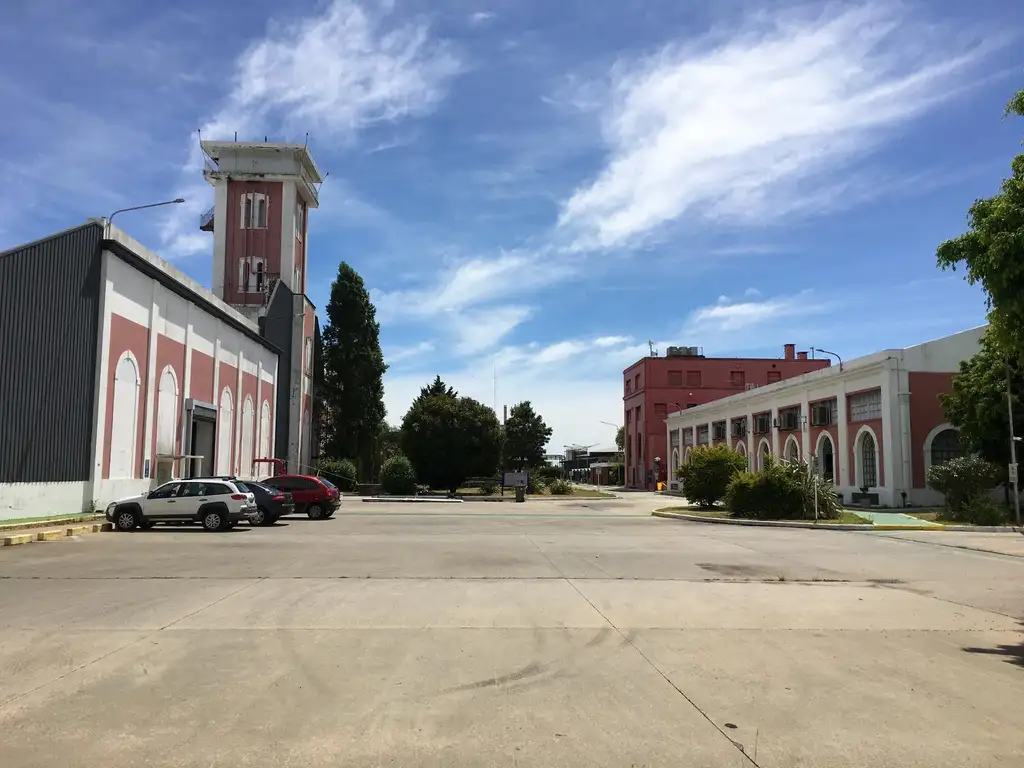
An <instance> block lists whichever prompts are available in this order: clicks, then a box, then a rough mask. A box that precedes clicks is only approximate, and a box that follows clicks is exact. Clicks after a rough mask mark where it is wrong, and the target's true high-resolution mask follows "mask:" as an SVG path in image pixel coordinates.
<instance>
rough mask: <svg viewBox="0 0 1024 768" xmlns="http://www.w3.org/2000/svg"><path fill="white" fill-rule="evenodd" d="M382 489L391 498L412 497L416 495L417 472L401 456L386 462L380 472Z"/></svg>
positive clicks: (393, 457)
mask: <svg viewBox="0 0 1024 768" xmlns="http://www.w3.org/2000/svg"><path fill="white" fill-rule="evenodd" d="M380 487H381V490H382V491H384V493H387V494H389V495H391V496H411V495H413V494H415V493H416V472H415V470H413V468H412V464H411V463H410V462H409V460H408V459H407V458H405V456H402V455H401V454H399V455H397V456H392V457H391V458H390V459H388V460H387V461H385V462H384V466H383V467H381V471H380Z"/></svg>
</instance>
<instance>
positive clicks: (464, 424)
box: [401, 393, 502, 493]
mask: <svg viewBox="0 0 1024 768" xmlns="http://www.w3.org/2000/svg"><path fill="white" fill-rule="evenodd" d="M401 442H402V452H403V453H404V454H405V455H406V456H407V457H408V458H409V461H411V462H412V465H413V467H414V468H415V470H416V476H417V477H418V478H419V480H420V482H421V483H426V484H427V485H429V486H430V487H431V488H443V489H445V490H447V491H450V492H451V493H454V492H455V491H456V490H457V489H458V488H459V487H460V486H461V485H462V483H463V482H465V480H466V479H467V478H470V477H490V476H492V475H494V473H495V472H497V471H498V464H499V462H500V461H501V447H502V435H501V425H500V424H499V423H498V419H497V417H496V416H495V415H494V411H492V410H491V409H490V408H488V407H487V406H485V405H483V404H481V403H478V402H477V401H476V400H473V399H472V398H469V397H453V396H450V395H448V394H447V393H446V394H443V395H430V396H427V397H419V398H417V399H416V400H415V401H414V402H413V404H412V405H411V406H410V407H409V411H408V412H407V413H406V414H405V417H404V418H403V419H402V440H401Z"/></svg>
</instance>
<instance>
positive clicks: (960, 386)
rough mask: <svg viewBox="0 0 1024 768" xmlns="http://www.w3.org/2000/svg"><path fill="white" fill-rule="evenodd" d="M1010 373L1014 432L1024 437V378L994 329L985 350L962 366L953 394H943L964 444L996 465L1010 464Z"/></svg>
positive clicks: (948, 414)
mask: <svg viewBox="0 0 1024 768" xmlns="http://www.w3.org/2000/svg"><path fill="white" fill-rule="evenodd" d="M1007 372H1009V382H1010V388H1011V392H1013V394H1014V398H1013V422H1014V424H1013V431H1014V434H1016V435H1020V434H1024V404H1022V403H1021V401H1020V399H1019V398H1020V394H1021V393H1022V392H1024V375H1022V373H1021V368H1020V366H1019V365H1018V363H1017V360H1016V358H1012V357H1011V356H1010V355H1009V354H1008V353H1007V351H1006V349H1005V348H1004V346H1003V344H1002V341H1001V339H1000V337H999V336H998V335H997V334H995V333H993V332H992V330H991V329H989V330H988V331H986V332H985V335H984V336H982V338H981V351H979V352H978V353H977V354H976V355H974V356H973V357H971V358H969V359H967V360H964V361H963V362H961V363H960V371H959V373H957V375H956V376H954V377H953V386H952V389H951V391H950V392H948V393H944V394H941V395H939V402H940V403H941V404H942V410H943V411H944V412H945V414H946V418H947V419H948V420H949V423H950V424H952V425H953V426H954V427H956V428H957V430H959V432H960V444H961V446H963V448H964V449H965V450H966V451H967V452H969V453H975V454H977V455H979V456H981V457H982V458H983V459H986V460H988V461H990V462H992V463H993V464H997V465H999V466H1005V465H1006V464H1008V463H1009V461H1010V435H1009V414H1008V412H1007V403H1006V384H1007Z"/></svg>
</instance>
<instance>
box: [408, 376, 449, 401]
mask: <svg viewBox="0 0 1024 768" xmlns="http://www.w3.org/2000/svg"><path fill="white" fill-rule="evenodd" d="M435 395H441V396H444V397H458V396H459V393H458V392H456V391H455V388H454V387H450V386H448V385H447V384H445V383H444V382H443V381H441V375H440V374H438V375H437V376H435V377H434V380H433V381H432V382H430V383H429V384H427V385H426V386H425V387H420V394H419V397H418V398H417V399H423V398H425V397H433V396H435Z"/></svg>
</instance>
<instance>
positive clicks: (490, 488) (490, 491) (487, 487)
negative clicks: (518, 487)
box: [480, 477, 499, 496]
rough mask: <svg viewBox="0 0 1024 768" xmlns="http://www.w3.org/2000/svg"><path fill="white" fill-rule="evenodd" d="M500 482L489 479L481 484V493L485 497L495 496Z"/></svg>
mask: <svg viewBox="0 0 1024 768" xmlns="http://www.w3.org/2000/svg"><path fill="white" fill-rule="evenodd" d="M498 485H499V483H498V481H497V479H496V478H493V477H488V478H485V479H484V481H483V482H481V483H480V493H482V494H483V495H484V496H493V495H494V492H495V491H497V490H498Z"/></svg>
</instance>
